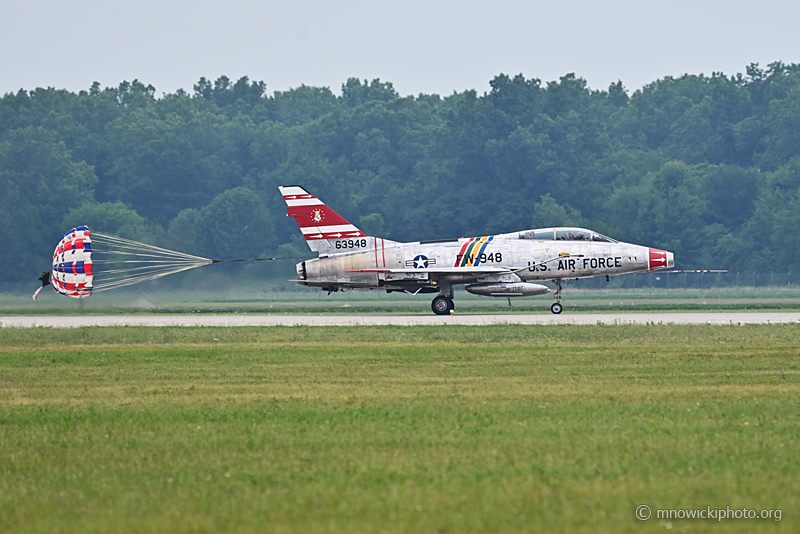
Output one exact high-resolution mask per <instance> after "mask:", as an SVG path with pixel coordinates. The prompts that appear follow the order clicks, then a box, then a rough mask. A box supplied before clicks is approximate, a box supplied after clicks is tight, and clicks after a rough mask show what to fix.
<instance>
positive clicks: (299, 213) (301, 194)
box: [278, 185, 375, 253]
mask: <svg viewBox="0 0 800 534" xmlns="http://www.w3.org/2000/svg"><path fill="white" fill-rule="evenodd" d="M278 189H280V191H281V195H283V200H285V201H286V205H287V206H288V211H287V214H286V215H287V216H288V217H294V220H295V221H297V225H298V226H299V227H300V231H301V232H303V237H305V238H306V243H307V244H308V246H309V248H311V250H313V251H315V252H322V253H335V252H348V251H349V252H352V251H353V249H356V250H358V249H362V250H363V249H365V248H373V247H374V241H375V240H374V238H371V237H369V236H367V234H365V233H364V232H362V231H361V230H359V229H358V228H356V226H355V225H354V224H352V223H350V222H348V221H347V220H346V219H345V218H344V217H342V216H341V215H339V214H338V213H336V212H335V211H333V210H332V209H331V208H330V207H329V206H327V205H326V204H325V203H324V202H322V201H321V200H320V199H318V198H317V197H315V196H314V195H312V194H311V193H309V192H308V191H306V190H305V189H303V188H302V187H300V186H299V185H288V186H280V187H278ZM337 242H338V243H337ZM337 244H338V246H337Z"/></svg>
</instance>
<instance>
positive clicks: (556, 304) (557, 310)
mask: <svg viewBox="0 0 800 534" xmlns="http://www.w3.org/2000/svg"><path fill="white" fill-rule="evenodd" d="M555 283H556V292H555V295H553V296H554V297H555V298H556V302H554V303H553V305H552V306H550V311H551V312H553V313H554V314H556V315H558V314H559V313H561V312H562V311H564V305H563V304H561V301H562V300H564V299H563V298H562V297H561V278H556V279H555Z"/></svg>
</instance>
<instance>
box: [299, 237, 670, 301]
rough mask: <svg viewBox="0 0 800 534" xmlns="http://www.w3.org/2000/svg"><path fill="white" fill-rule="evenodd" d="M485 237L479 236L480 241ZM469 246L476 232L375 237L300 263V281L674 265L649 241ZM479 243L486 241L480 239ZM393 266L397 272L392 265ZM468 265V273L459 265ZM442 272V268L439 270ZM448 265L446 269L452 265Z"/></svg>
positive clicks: (423, 284)
mask: <svg viewBox="0 0 800 534" xmlns="http://www.w3.org/2000/svg"><path fill="white" fill-rule="evenodd" d="M476 239H481V238H472V240H476ZM483 239H484V244H482V245H480V248H479V246H475V247H470V248H465V245H466V244H467V241H468V239H466V238H462V239H458V240H449V241H439V242H428V243H425V242H415V243H396V242H393V241H388V240H383V239H380V238H373V237H369V238H368V241H369V242H368V243H367V245H368V249H367V250H363V251H355V252H344V253H338V254H334V255H330V256H323V257H320V258H316V259H311V260H307V261H304V262H302V263H299V264H298V265H297V274H298V282H299V283H300V284H302V285H306V286H311V287H320V288H323V289H328V290H340V289H383V290H387V291H410V292H414V291H416V290H417V289H421V290H422V291H423V292H434V291H436V292H443V291H442V285H443V284H444V285H445V286H453V285H464V284H478V283H484V282H494V281H497V278H498V277H497V275H496V274H493V273H491V272H487V273H485V274H484V273H481V272H480V268H481V267H483V268H486V269H487V271H488V270H490V269H491V268H503V269H508V270H509V271H511V272H512V273H513V274H515V275H516V276H518V277H519V280H521V281H523V282H530V281H542V280H563V279H577V278H590V277H596V276H614V275H620V274H626V273H636V272H647V271H650V270H652V269H654V268H663V267H671V266H672V263H673V261H672V254H671V253H669V260H668V261H667V260H666V259H665V260H664V262H663V263H659V264H658V265H657V266H656V265H654V264H653V261H652V259H653V258H652V251H653V250H655V249H650V248H648V247H643V246H639V245H633V244H629V243H611V242H592V241H556V240H528V239H515V238H506V237H504V236H493V237H492V239H489V240H488V242H486V238H483ZM476 243H478V242H477V241H476ZM389 270H391V271H393V272H388V271H389ZM461 270H463V271H464V273H463V274H461V273H459V271H461ZM437 271H439V272H437ZM445 271H446V272H445Z"/></svg>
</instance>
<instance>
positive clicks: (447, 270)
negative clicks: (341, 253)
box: [345, 267, 512, 275]
mask: <svg viewBox="0 0 800 534" xmlns="http://www.w3.org/2000/svg"><path fill="white" fill-rule="evenodd" d="M345 272H348V273H391V274H401V273H406V274H408V273H429V274H478V275H486V274H512V271H511V270H510V269H506V268H505V267H425V268H421V269H414V268H412V269H356V270H353V271H345Z"/></svg>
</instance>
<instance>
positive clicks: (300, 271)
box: [296, 261, 308, 285]
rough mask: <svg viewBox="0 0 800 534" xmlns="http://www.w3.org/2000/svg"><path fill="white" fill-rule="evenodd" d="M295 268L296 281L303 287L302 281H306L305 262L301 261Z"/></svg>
mask: <svg viewBox="0 0 800 534" xmlns="http://www.w3.org/2000/svg"><path fill="white" fill-rule="evenodd" d="M296 268H297V281H298V282H300V284H302V285H305V283H304V281H305V280H307V279H308V276H307V275H306V262H304V261H303V262H300V263H298V264H297V266H296Z"/></svg>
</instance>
